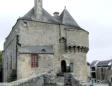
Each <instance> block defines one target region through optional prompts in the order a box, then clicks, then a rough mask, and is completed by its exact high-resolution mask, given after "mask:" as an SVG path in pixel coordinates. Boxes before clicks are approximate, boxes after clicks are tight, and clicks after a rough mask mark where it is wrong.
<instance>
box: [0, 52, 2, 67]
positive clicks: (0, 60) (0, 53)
mask: <svg viewBox="0 0 112 86" xmlns="http://www.w3.org/2000/svg"><path fill="white" fill-rule="evenodd" d="M1 65H2V51H0V66H1Z"/></svg>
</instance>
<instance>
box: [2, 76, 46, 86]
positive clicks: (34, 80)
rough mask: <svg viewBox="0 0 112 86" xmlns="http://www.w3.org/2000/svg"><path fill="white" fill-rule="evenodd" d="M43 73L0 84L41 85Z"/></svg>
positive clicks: (11, 85) (17, 85) (12, 85)
mask: <svg viewBox="0 0 112 86" xmlns="http://www.w3.org/2000/svg"><path fill="white" fill-rule="evenodd" d="M43 75H44V74H41V75H38V76H32V77H30V78H26V79H22V80H18V81H14V82H11V83H1V84H0V86H42V85H43V83H44V81H43V80H44V79H43Z"/></svg>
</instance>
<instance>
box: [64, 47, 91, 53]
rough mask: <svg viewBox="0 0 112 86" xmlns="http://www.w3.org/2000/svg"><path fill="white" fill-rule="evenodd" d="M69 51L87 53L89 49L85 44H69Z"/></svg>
mask: <svg viewBox="0 0 112 86" xmlns="http://www.w3.org/2000/svg"><path fill="white" fill-rule="evenodd" d="M66 49H67V52H74V53H75V52H82V53H87V52H88V51H89V48H88V47H84V46H67V48H66Z"/></svg>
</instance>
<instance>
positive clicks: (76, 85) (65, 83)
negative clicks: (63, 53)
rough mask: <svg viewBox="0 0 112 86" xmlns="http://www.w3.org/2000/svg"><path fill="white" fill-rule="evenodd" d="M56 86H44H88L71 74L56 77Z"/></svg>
mask: <svg viewBox="0 0 112 86" xmlns="http://www.w3.org/2000/svg"><path fill="white" fill-rule="evenodd" d="M55 82H56V83H55V84H52V83H51V84H50V83H49V84H45V85H44V86H88V85H87V84H85V83H83V82H81V81H80V80H78V79H75V78H74V76H73V75H72V74H71V73H66V74H64V75H61V76H57V77H56V81H55Z"/></svg>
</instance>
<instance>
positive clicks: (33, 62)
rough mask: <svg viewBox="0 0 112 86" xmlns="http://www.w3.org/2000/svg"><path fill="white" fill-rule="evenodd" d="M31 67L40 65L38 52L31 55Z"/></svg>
mask: <svg viewBox="0 0 112 86" xmlns="http://www.w3.org/2000/svg"><path fill="white" fill-rule="evenodd" d="M31 67H32V68H37V67H38V54H32V55H31Z"/></svg>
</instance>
